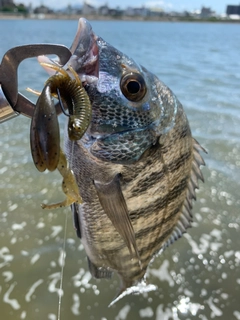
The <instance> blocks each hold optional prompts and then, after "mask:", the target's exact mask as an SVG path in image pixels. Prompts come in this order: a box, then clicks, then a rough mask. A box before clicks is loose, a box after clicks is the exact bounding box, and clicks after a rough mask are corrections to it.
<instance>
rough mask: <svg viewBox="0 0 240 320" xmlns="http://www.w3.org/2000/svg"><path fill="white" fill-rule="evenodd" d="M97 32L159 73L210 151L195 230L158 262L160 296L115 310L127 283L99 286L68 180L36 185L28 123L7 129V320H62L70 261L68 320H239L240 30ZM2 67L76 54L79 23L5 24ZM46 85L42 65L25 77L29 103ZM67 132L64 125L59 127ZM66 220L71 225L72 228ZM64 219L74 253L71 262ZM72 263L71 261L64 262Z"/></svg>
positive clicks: (0, 305) (0, 201) (3, 159)
mask: <svg viewBox="0 0 240 320" xmlns="http://www.w3.org/2000/svg"><path fill="white" fill-rule="evenodd" d="M92 25H93V28H94V30H95V32H96V33H97V34H98V35H100V36H102V37H103V38H104V39H105V40H107V41H108V42H110V43H111V44H112V45H114V46H115V47H117V48H118V49H120V50H121V51H123V52H125V53H127V54H128V55H129V56H131V57H134V59H135V60H136V61H138V62H139V63H140V64H142V65H144V66H145V67H146V68H148V69H149V70H151V71H153V72H154V73H156V74H157V75H158V76H159V78H160V79H161V80H162V81H163V82H165V83H166V84H167V85H168V86H169V87H170V88H171V89H172V90H173V92H174V93H175V94H176V95H177V97H178V98H179V100H180V101H181V102H182V104H183V106H184V108H185V111H186V113H187V116H188V119H189V122H190V125H191V129H192V132H193V135H194V137H195V138H196V139H197V140H198V141H199V142H200V143H201V144H202V145H203V146H204V147H205V148H206V149H207V150H208V155H207V156H205V160H206V165H207V166H206V168H204V170H203V171H204V176H205V184H204V185H203V184H201V187H200V190H199V192H198V201H197V202H196V204H195V206H194V210H193V212H194V228H192V229H190V230H189V232H188V233H187V234H186V235H185V236H184V237H183V238H182V239H181V240H180V241H177V242H176V243H175V244H174V245H172V246H171V247H169V248H168V249H167V250H166V251H165V252H164V253H163V254H162V255H161V256H159V257H157V258H156V259H155V261H154V263H153V264H152V265H151V267H150V268H149V272H148V281H149V283H153V284H155V285H157V286H158V290H157V291H155V292H151V293H149V294H148V295H144V296H128V297H125V298H124V299H122V300H121V301H119V302H118V303H117V304H116V305H114V306H113V307H111V308H108V307H107V306H108V304H109V303H110V302H111V300H112V299H113V297H114V296H115V294H116V292H117V290H118V278H117V276H115V277H114V278H113V280H111V281H107V280H102V281H96V280H94V279H92V278H91V276H90V274H89V272H88V267H87V261H86V255H85V252H84V250H83V247H82V245H81V243H80V241H79V239H78V238H77V237H76V235H75V231H74V230H73V227H72V218H71V213H70V210H69V209H64V210H63V209H58V210H55V211H50V212H46V211H44V210H42V209H41V207H40V204H41V203H42V202H43V201H47V202H50V203H52V202H57V201H60V200H62V199H63V194H62V193H61V177H60V176H59V174H58V173H57V172H56V173H55V172H54V173H46V174H42V173H39V172H38V171H37V170H36V169H35V167H34V165H33V163H32V159H31V155H30V147H29V125H30V121H29V119H26V118H24V117H23V116H19V117H17V118H15V119H14V120H12V121H9V122H7V123H4V124H1V125H0V137H1V138H0V188H1V191H0V310H1V318H2V319H6V320H10V319H14V320H15V319H35V320H37V319H49V320H55V319H57V311H58V299H59V298H58V288H59V284H60V274H61V267H62V255H63V254H65V255H66V259H65V265H64V274H63V292H64V294H63V296H62V302H61V319H97V320H106V319H107V320H112V319H116V320H124V319H127V320H130V319H131V320H132V319H159V320H160V319H161V320H168V319H174V320H177V319H181V320H182V319H193V318H196V319H202V320H206V319H213V318H216V319H240V306H239V296H240V236H239V235H240V214H239V212H240V191H239V190H240V182H239V181H240V91H239V84H240V59H239V52H240V25H239V24H221V23H219V24H208V23H199V24H198V23H179V22H176V23H174V22H171V23H167V22H166V23H165V22H164V23H163V22H161V23H159V22H116V21H114V22H113V21H111V22H103V21H101V22H100V21H98V22H97V21H93V22H92ZM0 28H1V30H7V32H5V31H4V32H3V31H2V32H1V33H0V43H1V46H0V56H2V55H3V54H4V53H5V52H6V50H8V49H10V48H11V47H13V46H17V45H21V44H26V43H41V42H47V43H49V42H53V43H62V44H65V45H67V46H70V45H71V43H72V40H73V37H74V35H75V32H76V29H77V21H44V20H43V21H40V20H38V21H30V20H23V21H5V20H3V21H0ZM46 79H47V75H46V74H45V72H44V71H42V70H41V68H40V67H39V66H38V65H37V63H36V60H35V59H31V60H30V61H27V62H24V63H22V64H21V66H20V68H19V86H20V90H21V92H23V93H24V94H26V95H28V96H30V97H31V98H33V99H34V97H33V96H32V95H30V94H29V93H27V92H26V91H25V88H26V87H28V86H30V87H32V88H34V89H38V90H41V89H42V88H43V84H44V81H45V80H46ZM60 122H61V125H62V126H63V120H62V119H60ZM66 217H67V218H66ZM66 219H67V230H66V247H65V250H63V238H64V229H65V225H66ZM63 251H64V252H63Z"/></svg>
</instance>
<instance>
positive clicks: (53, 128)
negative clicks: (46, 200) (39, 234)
mask: <svg viewBox="0 0 240 320" xmlns="http://www.w3.org/2000/svg"><path fill="white" fill-rule="evenodd" d="M41 65H43V66H44V67H46V68H50V69H53V70H56V71H57V72H58V73H57V74H55V75H53V76H51V77H50V78H49V79H48V80H47V81H46V83H45V86H44V88H43V91H42V92H41V93H39V92H37V91H34V90H31V89H29V91H32V92H34V93H36V94H38V95H39V98H38V100H37V103H36V107H35V110H34V114H33V117H32V122H31V129H30V144H31V152H32V157H33V161H34V164H35V166H36V168H37V169H38V170H39V171H40V172H42V171H45V170H46V169H48V170H49V171H54V170H55V169H58V171H59V172H60V174H61V175H62V177H63V182H62V189H63V192H64V193H65V194H66V196H67V198H66V199H65V200H64V201H62V202H60V203H56V204H51V205H46V204H42V208H44V209H45V208H47V209H55V208H58V207H62V206H69V205H71V204H72V203H74V202H78V203H81V202H82V198H81V196H80V194H79V190H78V185H77V183H76V180H75V176H74V174H73V171H72V170H71V169H70V168H69V164H68V162H67V159H66V156H65V154H64V153H63V151H62V150H61V148H60V133H59V124H58V119H57V113H56V108H55V105H54V101H53V97H58V98H59V101H60V105H61V107H62V110H63V112H64V113H65V110H64V107H63V105H62V101H61V98H63V99H64V101H65V102H66V104H67V107H68V110H69V123H68V134H69V139H70V140H72V141H76V140H79V139H81V138H82V136H83V135H84V133H85V131H86V130H87V128H88V126H89V123H90V120H91V103H90V100H89V98H88V95H87V93H86V91H85V89H84V88H83V86H82V83H81V80H80V79H79V77H78V75H77V73H76V72H75V71H74V70H73V68H72V67H71V66H70V67H69V70H70V72H71V73H72V74H73V76H74V78H72V77H70V75H69V74H68V73H67V71H66V70H64V69H62V68H60V67H59V66H57V65H53V64H48V63H41ZM65 114H66V113H65Z"/></svg>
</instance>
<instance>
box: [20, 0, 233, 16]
mask: <svg viewBox="0 0 240 320" xmlns="http://www.w3.org/2000/svg"><path fill="white" fill-rule="evenodd" d="M15 2H16V3H17V2H21V3H24V4H25V5H28V4H29V3H30V2H31V3H32V5H33V7H36V6H39V5H40V4H44V5H46V6H51V7H54V8H57V7H58V8H62V7H65V6H67V5H68V4H71V5H75V4H81V3H83V1H81V0H78V1H77V0H51V1H49V0H18V1H15ZM88 2H89V3H91V4H93V5H95V6H100V5H102V4H106V3H107V4H108V5H109V7H112V8H114V7H116V6H120V7H121V8H126V7H128V6H129V3H131V6H135V7H138V6H142V5H145V6H149V7H151V6H152V7H154V6H158V7H161V8H163V9H164V10H176V11H183V10H188V11H192V10H196V9H200V8H201V7H202V6H206V7H211V8H212V10H214V11H216V12H217V13H220V14H221V13H225V11H226V6H227V4H235V5H239V1H238V0H229V1H227V0H135V1H131V2H130V1H129V0H111V1H107V0H105V1H104V0H89V1H88Z"/></svg>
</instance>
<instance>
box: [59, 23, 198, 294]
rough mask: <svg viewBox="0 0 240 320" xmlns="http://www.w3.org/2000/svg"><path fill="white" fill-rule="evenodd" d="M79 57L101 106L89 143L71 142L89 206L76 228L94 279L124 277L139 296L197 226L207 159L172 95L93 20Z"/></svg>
mask: <svg viewBox="0 0 240 320" xmlns="http://www.w3.org/2000/svg"><path fill="white" fill-rule="evenodd" d="M86 39H87V40H86ZM86 41H87V43H86ZM72 52H73V56H72V58H71V60H70V64H71V66H72V67H73V68H74V69H75V70H76V72H77V73H78V74H79V77H80V78H81V80H82V82H83V84H84V86H85V89H86V90H87V93H88V95H89V98H90V100H91V103H92V120H91V124H90V126H89V128H88V130H87V132H86V133H85V134H84V136H83V138H82V139H81V140H79V141H71V140H70V139H69V138H68V136H67V134H66V137H65V151H66V154H67V157H68V158H69V162H70V163H71V164H72V170H73V172H74V174H75V177H76V180H77V183H78V186H79V192H80V195H81V197H82V199H83V203H82V204H74V205H73V206H72V211H73V217H74V223H75V227H76V230H77V234H78V236H79V237H80V238H81V241H82V243H83V245H84V248H85V250H86V253H87V256H88V262H89V269H90V271H91V273H92V275H93V276H94V277H96V278H108V277H110V276H111V274H112V272H113V271H115V272H117V273H118V274H119V276H120V278H121V282H122V288H121V292H123V294H124V292H127V290H128V288H133V289H132V290H131V291H130V292H133V291H138V289H137V285H138V284H139V283H141V282H142V281H143V280H144V278H145V274H146V270H147V268H148V266H149V263H150V261H151V260H152V259H153V258H154V256H155V255H156V254H158V253H159V252H160V251H161V250H164V249H165V248H166V247H167V246H169V245H170V244H171V243H172V242H174V241H175V240H177V239H178V238H179V237H181V236H182V234H183V233H184V232H186V229H187V228H189V227H190V226H191V222H192V213H191V209H192V200H193V199H196V196H195V189H196V188H198V179H201V180H203V177H202V174H201V171H200V166H201V165H203V164H204V161H203V159H202V157H201V156H200V154H199V151H200V150H203V149H202V148H201V147H200V145H199V144H198V143H197V142H196V141H195V140H194V139H193V137H192V135H191V130H190V127H189V123H188V120H187V118H186V115H185V113H184V111H183V108H182V105H181V103H180V102H179V101H178V99H177V98H176V96H175V95H174V94H173V93H172V91H171V90H170V89H169V88H168V87H167V86H166V85H165V84H163V83H162V82H161V81H160V80H159V79H158V78H157V77H156V76H154V75H153V74H152V73H150V72H149V71H147V70H146V69H145V68H143V67H141V66H139V65H138V64H136V63H135V62H134V61H133V60H132V59H130V58H129V57H127V56H126V55H124V54H123V53H121V52H120V51H118V50H116V49H115V48H113V47H112V46H111V45H109V44H107V43H106V42H105V41H104V40H102V39H101V38H98V37H97V36H95V34H94V33H93V32H92V29H91V26H90V25H89V23H88V22H87V21H86V20H84V19H80V22H79V29H78V33H77V35H76V38H75V40H74V43H73V46H72ZM94 55H95V58H94V59H93V60H92V61H91V62H89V61H90V57H93V56H94ZM89 63H90V66H89ZM89 70H90V71H89ZM121 296H122V295H121Z"/></svg>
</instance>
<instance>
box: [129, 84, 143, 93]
mask: <svg viewBox="0 0 240 320" xmlns="http://www.w3.org/2000/svg"><path fill="white" fill-rule="evenodd" d="M127 89H128V92H129V93H131V94H136V93H138V92H139V90H140V84H139V82H137V81H129V82H128V84H127Z"/></svg>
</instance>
